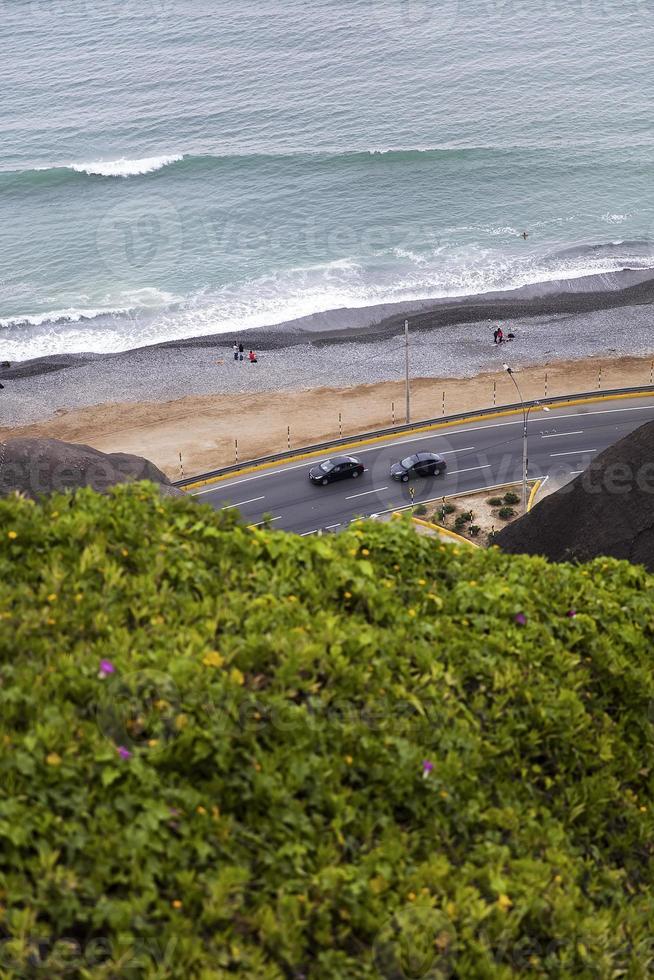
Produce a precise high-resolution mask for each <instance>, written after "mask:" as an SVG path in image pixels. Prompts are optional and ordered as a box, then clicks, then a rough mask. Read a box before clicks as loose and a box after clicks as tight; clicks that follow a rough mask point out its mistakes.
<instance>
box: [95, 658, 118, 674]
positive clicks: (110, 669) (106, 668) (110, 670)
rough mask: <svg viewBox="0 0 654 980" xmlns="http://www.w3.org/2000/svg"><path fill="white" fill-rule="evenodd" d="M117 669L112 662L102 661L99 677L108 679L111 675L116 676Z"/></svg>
mask: <svg viewBox="0 0 654 980" xmlns="http://www.w3.org/2000/svg"><path fill="white" fill-rule="evenodd" d="M115 673H116V668H115V667H114V665H113V664H112V662H111V660H101V661H100V670H99V671H98V677H108V676H109V674H115Z"/></svg>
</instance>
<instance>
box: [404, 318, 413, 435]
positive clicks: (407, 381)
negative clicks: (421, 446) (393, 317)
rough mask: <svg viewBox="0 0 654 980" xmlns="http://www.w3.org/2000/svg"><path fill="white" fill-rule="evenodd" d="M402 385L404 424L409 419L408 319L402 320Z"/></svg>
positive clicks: (407, 422)
mask: <svg viewBox="0 0 654 980" xmlns="http://www.w3.org/2000/svg"><path fill="white" fill-rule="evenodd" d="M404 387H405V390H406V424H407V425H408V424H409V422H410V421H411V389H410V387H409V321H408V320H405V321H404Z"/></svg>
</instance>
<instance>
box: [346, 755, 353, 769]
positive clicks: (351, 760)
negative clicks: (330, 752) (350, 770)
mask: <svg viewBox="0 0 654 980" xmlns="http://www.w3.org/2000/svg"><path fill="white" fill-rule="evenodd" d="M345 761H346V762H347V764H348V766H351V765H352V763H353V762H354V759H353V758H352V756H351V755H346V756H345Z"/></svg>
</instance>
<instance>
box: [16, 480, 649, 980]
mask: <svg viewBox="0 0 654 980" xmlns="http://www.w3.org/2000/svg"><path fill="white" fill-rule="evenodd" d="M230 513H231V512H229V511H228V512H225V513H223V514H216V513H213V512H211V511H210V510H209V509H208V508H204V507H198V506H197V505H196V504H195V503H193V502H191V501H181V502H176V501H170V502H165V503H164V502H161V500H160V499H159V497H158V496H157V494H156V492H155V491H154V490H152V489H151V488H149V487H147V486H145V485H139V486H136V487H126V486H119V487H117V488H116V489H115V491H114V492H113V493H112V495H111V496H110V497H107V498H105V497H100V496H96V495H94V494H92V493H90V492H82V493H80V494H79V495H78V497H77V498H76V499H75V500H73V501H71V500H69V499H68V498H65V497H59V498H52V499H51V500H49V501H47V502H45V503H44V504H43V505H35V504H32V503H30V502H27V501H21V500H11V501H8V500H5V501H2V502H0V570H1V576H0V617H1V626H2V629H1V632H0V697H1V699H2V722H1V731H0V744H1V746H2V755H1V759H0V975H2V976H4V977H14V976H16V977H23V976H38V977H48V978H50V977H59V976H79V977H98V978H108V977H155V976H156V977H180V978H190V977H201V978H225V980H226V978H228V977H233V976H235V975H238V976H242V977H244V978H248V980H252V978H254V980H256V978H261V980H281V978H307V980H308V978H311V980H314V978H315V980H340V978H343V980H345V978H347V980H357V978H380V977H381V978H384V980H401V978H403V977H430V978H434V977H461V978H495V977H497V978H509V977H528V976H534V977H539V976H547V977H562V978H563V977H617V976H625V975H626V976H630V977H639V976H642V977H645V976H650V975H651V973H652V969H654V967H653V965H652V964H653V962H654V961H653V958H652V936H654V910H653V907H652V900H651V887H652V847H653V844H652V840H653V838H652V829H653V822H652V813H653V811H652V803H653V802H654V801H653V799H652V797H653V793H652V789H653V784H652V773H651V772H650V766H651V765H652V762H651V760H652V741H653V734H654V730H653V719H652V714H651V704H652V697H653V695H654V676H653V671H652V654H651V642H652V635H653V633H654V607H653V605H652V600H653V598H654V580H653V579H652V578H651V577H650V576H648V575H647V574H646V573H645V572H644V571H643V570H642V569H640V568H636V567H632V566H630V565H628V564H626V563H621V562H616V561H612V560H607V561H596V562H594V563H593V564H591V565H588V566H586V567H583V568H573V567H572V566H566V565H556V566H549V565H547V564H546V562H544V561H543V560H540V559H533V558H516V557H507V556H503V555H502V554H500V553H499V552H496V551H490V552H484V551H481V550H476V549H466V548H457V547H454V546H446V545H440V544H438V543H436V542H435V541H434V539H432V538H425V537H418V536H417V535H416V534H415V533H414V532H413V530H412V529H411V528H410V527H409V526H408V525H405V524H404V523H402V522H398V523H397V524H393V525H392V526H391V525H378V524H371V523H365V524H364V523H362V524H358V525H355V526H354V527H353V528H352V529H350V530H349V531H348V532H347V533H344V534H341V535H338V536H330V537H328V538H304V539H302V538H299V537H294V536H290V535H285V534H282V533H279V532H274V531H261V530H259V531H249V530H247V529H245V528H241V527H233V526H232V522H233V518H231V517H227V516H226V515H227V514H230ZM102 662H104V664H103V666H102V667H101V663H102Z"/></svg>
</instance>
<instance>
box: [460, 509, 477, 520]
mask: <svg viewBox="0 0 654 980" xmlns="http://www.w3.org/2000/svg"><path fill="white" fill-rule="evenodd" d="M461 517H462V518H463V520H464V521H465V522H466V523H468V522H469V521H472V520H474V517H475V515H474V514H473V512H472V511H471V510H464V511H463V513H462V514H461Z"/></svg>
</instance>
